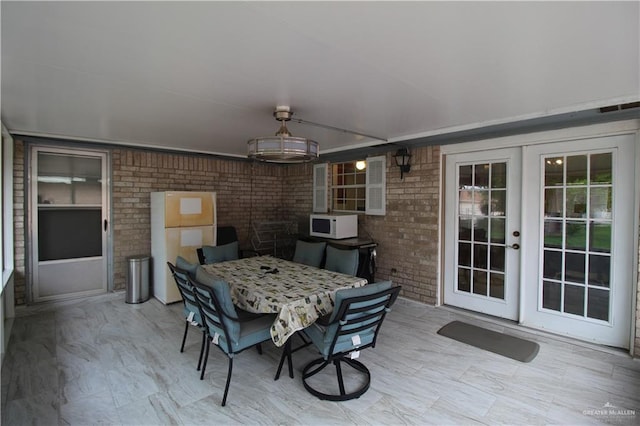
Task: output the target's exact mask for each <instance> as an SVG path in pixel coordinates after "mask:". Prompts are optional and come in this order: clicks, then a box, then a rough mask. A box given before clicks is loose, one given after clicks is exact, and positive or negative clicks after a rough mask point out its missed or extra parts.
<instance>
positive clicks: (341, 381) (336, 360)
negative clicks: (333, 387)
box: [333, 359, 346, 395]
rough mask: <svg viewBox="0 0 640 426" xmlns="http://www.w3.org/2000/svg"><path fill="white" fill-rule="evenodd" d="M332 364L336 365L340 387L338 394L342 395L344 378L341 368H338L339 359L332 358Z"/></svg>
mask: <svg viewBox="0 0 640 426" xmlns="http://www.w3.org/2000/svg"><path fill="white" fill-rule="evenodd" d="M333 365H335V366H336V374H337V375H338V386H339V387H340V395H344V394H345V393H346V392H345V391H344V379H343V378H342V368H340V360H339V359H334V360H333Z"/></svg>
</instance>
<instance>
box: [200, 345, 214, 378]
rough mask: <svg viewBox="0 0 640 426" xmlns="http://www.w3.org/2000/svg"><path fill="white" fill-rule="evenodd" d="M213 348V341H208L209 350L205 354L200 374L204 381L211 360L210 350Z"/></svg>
mask: <svg viewBox="0 0 640 426" xmlns="http://www.w3.org/2000/svg"><path fill="white" fill-rule="evenodd" d="M210 347H211V340H209V339H207V349H206V352H205V354H204V364H203V365H202V372H201V373H200V380H203V379H204V371H205V370H206V369H207V361H208V360H209V348H210Z"/></svg>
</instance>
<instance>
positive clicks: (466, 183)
mask: <svg viewBox="0 0 640 426" xmlns="http://www.w3.org/2000/svg"><path fill="white" fill-rule="evenodd" d="M458 171H459V174H460V176H459V178H458V182H459V183H458V187H459V188H460V189H463V188H471V187H472V186H473V166H460V167H459V169H458Z"/></svg>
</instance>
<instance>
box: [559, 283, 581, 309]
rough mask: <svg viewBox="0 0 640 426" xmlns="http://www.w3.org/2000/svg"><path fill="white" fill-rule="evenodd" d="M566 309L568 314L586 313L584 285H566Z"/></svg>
mask: <svg viewBox="0 0 640 426" xmlns="http://www.w3.org/2000/svg"><path fill="white" fill-rule="evenodd" d="M564 311H565V312H566V313H568V314H574V315H583V314H584V287H581V286H576V285H565V286H564Z"/></svg>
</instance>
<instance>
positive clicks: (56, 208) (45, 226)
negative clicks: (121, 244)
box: [37, 151, 102, 261]
mask: <svg viewBox="0 0 640 426" xmlns="http://www.w3.org/2000/svg"><path fill="white" fill-rule="evenodd" d="M37 194H38V196H37V203H38V207H37V208H38V235H37V241H38V260H39V261H50V260H61V259H75V258H86V257H96V256H102V159H101V157H88V156H82V155H70V154H59V153H51V152H42V151H39V152H38V154H37Z"/></svg>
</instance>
